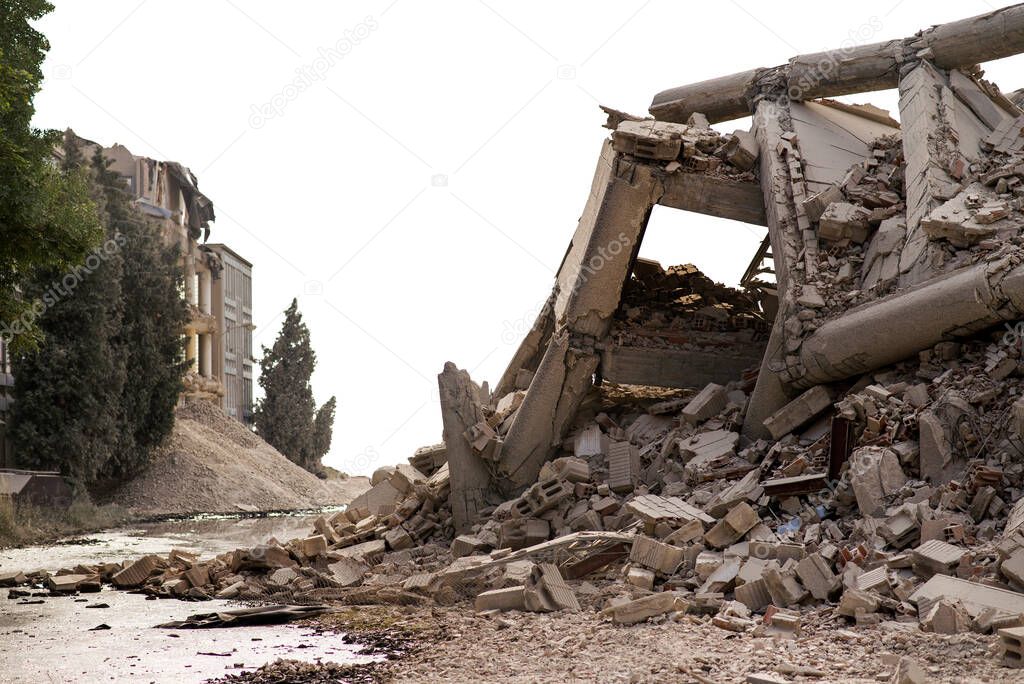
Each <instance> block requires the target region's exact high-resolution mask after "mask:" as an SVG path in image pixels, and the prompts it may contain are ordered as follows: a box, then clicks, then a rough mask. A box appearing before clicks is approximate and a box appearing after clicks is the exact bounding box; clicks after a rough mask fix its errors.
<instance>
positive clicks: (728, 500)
mask: <svg viewBox="0 0 1024 684" xmlns="http://www.w3.org/2000/svg"><path fill="white" fill-rule="evenodd" d="M1021 52H1024V6H1022V5H1017V6H1014V7H1011V8H1007V9H1003V10H998V11H995V12H992V13H990V14H986V15H982V16H979V17H975V18H972V19H968V20H964V21H959V22H954V23H952V24H947V25H943V26H936V27H932V28H930V29H927V30H924V31H922V32H920V33H918V34H916V35H915V36H912V37H910V38H907V39H904V40H895V41H887V42H885V43H879V44H874V45H867V46H861V47H856V48H852V49H850V50H844V51H837V52H830V53H821V54H817V55H807V56H801V57H797V58H794V59H793V60H791V61H790V62H789V63H788V64H786V65H782V66H779V67H775V68H770V69H757V70H753V71H750V72H745V73H742V74H736V75H734V76H729V77H725V78H721V79H716V80H714V81H711V82H706V83H700V84H695V85H691V86H684V87H681V88H675V89H673V90H670V91H665V92H663V93H660V94H659V95H657V96H656V97H655V99H654V102H653V103H652V105H651V108H650V113H651V114H652V115H653V117H654V118H641V117H636V116H630V115H626V114H623V113H621V112H617V111H614V110H606V111H607V113H608V115H609V118H608V124H607V125H608V127H609V128H610V129H611V131H612V133H611V136H610V138H609V139H608V140H606V141H605V142H604V144H603V145H602V148H601V151H600V155H599V159H598V166H597V171H596V173H595V175H594V180H593V184H592V187H591V192H590V196H589V198H588V200H587V203H586V207H585V209H584V213H583V215H582V218H581V219H580V222H579V224H578V226H577V228H576V231H575V233H574V234H573V236H572V240H571V243H570V245H569V248H568V250H567V251H566V255H565V258H564V260H563V262H562V265H561V267H560V268H559V270H558V274H557V276H556V279H555V284H554V288H553V291H552V293H551V295H550V298H549V300H548V304H547V306H546V307H544V309H543V310H542V312H541V313H540V315H539V316H538V318H537V320H536V322H535V324H534V325H533V327H532V329H531V330H530V331H529V333H528V334H527V335H526V337H525V339H524V340H523V342H522V344H521V345H520V347H519V349H518V350H517V351H516V353H515V354H514V356H513V358H512V360H511V362H510V363H509V365H508V367H507V370H506V371H505V372H504V374H503V375H502V377H501V378H500V379H499V380H498V382H497V383H496V384H495V386H494V387H493V388H489V387H488V386H487V385H486V384H480V385H478V384H476V383H474V382H473V381H472V379H471V378H470V377H469V375H468V373H467V372H465V371H463V370H459V369H458V368H457V367H456V366H455V365H454V364H451V363H449V364H446V366H445V368H444V370H443V371H442V372H441V374H440V375H439V376H438V382H439V389H440V398H441V413H442V424H443V442H442V443H440V444H436V445H433V446H428V447H423V448H422V449H419V450H418V451H417V452H416V453H415V454H414V455H413V456H412V457H411V458H410V459H409V463H408V464H401V465H399V466H396V467H394V468H384V469H381V470H379V471H378V472H377V473H375V474H374V477H373V479H372V485H373V486H372V488H371V489H370V490H369V491H368V492H366V493H365V494H363V495H361V496H360V497H358V498H357V499H355V500H354V501H353V502H352V503H351V504H350V505H349V507H348V508H347V509H346V510H345V511H342V512H339V513H336V514H334V515H332V516H330V517H327V516H324V517H321V518H320V519H318V520H317V521H316V523H315V525H314V530H313V533H314V534H313V536H311V537H309V538H306V539H299V540H292V541H291V542H287V543H280V542H278V541H277V540H268V542H267V544H264V545H260V546H257V547H254V548H250V549H238V550H236V551H235V552H233V553H229V554H222V555H221V556H218V557H217V558H214V559H211V560H208V561H201V560H199V559H196V558H186V557H184V556H182V554H180V553H176V552H174V553H172V554H171V556H169V557H167V558H166V559H165V558H158V557H155V556H150V557H146V558H144V559H141V560H137V561H134V562H126V563H123V564H106V565H104V566H95V567H80V568H76V569H73V570H72V569H69V570H68V571H67V572H65V573H64V575H63V576H64V579H63V580H61V579H60V578H61V575H58V577H57V578H47V577H36V578H33V577H28V576H23V577H21V578H20V579H19V581H22V582H30V581H37V582H40V581H46V582H50V583H57V584H60V586H64V587H67V586H71V589H72V590H73V589H74V588H75V585H74V582H83V583H90V584H93V585H98V583H99V582H101V581H111V582H113V583H114V584H115V585H117V586H129V587H143V588H144V590H145V591H148V592H151V593H154V594H159V595H175V596H188V597H190V598H194V599H196V598H203V597H208V596H216V597H220V598H240V599H246V600H254V599H262V600H268V599H269V600H276V601H289V602H323V601H342V602H346V603H360V602H378V603H379V602H397V603H402V604H416V603H429V602H431V601H433V602H437V603H446V604H451V603H457V602H459V601H462V600H467V599H468V600H472V601H473V607H474V608H475V610H477V611H478V612H480V613H483V614H494V613H496V612H500V611H505V610H521V611H537V612H550V611H559V610H579V609H593V610H594V611H599V612H600V613H601V615H603V616H604V617H605V618H607V619H609V620H611V621H612V622H614V623H615V624H621V625H628V624H634V623H638V622H642V621H645V620H647V619H649V618H657V619H673V620H679V621H681V622H684V623H685V620H684V619H683V617H682V616H689V617H691V618H692V617H694V616H699V619H705V620H710V621H711V622H712V623H713V624H714V625H715V626H717V627H720V628H721V629H725V630H729V631H732V632H738V633H744V632H750V633H752V634H755V635H767V636H779V637H781V638H792V637H795V636H796V635H799V634H800V631H801V629H802V625H804V624H805V623H804V620H808V621H812V620H814V621H817V624H820V623H821V620H820V617H821V615H822V612H821V611H820V610H819V609H818V608H816V607H818V606H821V605H823V604H824V605H826V606H828V607H827V608H826V609H825V610H826V611H829V612H830V615H831V617H830V618H829V624H830V625H832V626H833V628H834V626H835V624H836V621H838V623H839V624H848V623H856V624H857V625H864V626H870V625H877V624H879V623H881V622H888V621H894V622H912V623H915V624H919V625H920V627H921V629H922V630H924V631H926V632H935V633H939V634H952V633H955V632H960V631H964V630H968V629H970V630H975V631H978V632H981V633H986V634H992V633H996V632H998V633H999V634H1000V636H1001V638H1002V649H1003V651H1004V653H1005V662H1006V664H1007V665H1010V666H1014V667H1019V666H1021V663H1022V662H1024V661H1022V660H1021V652H1022V651H1021V648H1022V647H1021V644H1022V643H1024V632H1022V630H1021V627H1022V626H1024V498H1022V494H1024V457H1022V455H1024V391H1022V389H1024V387H1022V384H1021V377H1022V376H1024V358H1022V354H1021V340H1022V339H1024V327H1014V326H1011V327H1009V328H1006V327H1004V325H1003V324H1004V323H1005V322H1008V321H1015V320H1016V319H1018V318H1020V317H1021V313H1022V312H1024V279H1022V277H1021V276H1022V274H1024V270H1022V268H1024V267H1022V266H1021V262H1022V256H1024V252H1022V245H1024V239H1022V236H1021V231H1022V228H1024V111H1022V110H1021V108H1020V107H1021V99H1022V98H1021V97H1020V93H1019V92H1016V93H1009V94H1005V93H1003V92H1001V91H1000V90H999V89H998V88H997V87H996V86H995V85H994V84H991V83H989V82H987V81H985V80H983V79H982V78H981V76H982V74H981V71H980V69H979V68H978V67H977V66H975V65H976V63H978V62H982V61H987V60H992V59H997V58H1001V57H1005V56H1008V55H1012V54H1018V53H1021ZM894 87H898V88H899V92H900V121H899V122H897V121H896V120H894V119H893V118H891V117H890V116H889V115H888V114H887V113H885V112H883V111H881V110H879V109H877V108H875V107H872V106H870V105H849V104H844V103H841V102H837V101H834V100H830V99H827V98H830V97H834V96H839V95H843V94H847V93H857V92H865V91H869V90H877V89H881V88H894ZM747 115H753V127H752V129H751V130H750V131H736V132H735V133H732V134H724V135H723V134H721V133H718V132H717V131H715V130H714V129H712V128H711V127H710V124H711V123H714V122H721V121H727V120H730V119H734V118H739V117H744V116H747ZM655 205H662V206H667V207H673V208H676V209H681V210H686V211H692V212H697V213H702V214H709V215H713V216H720V217H726V218H731V219H735V220H740V221H745V222H748V223H751V224H755V225H759V226H765V227H766V228H767V231H768V238H767V240H766V242H765V243H764V244H763V245H762V247H761V249H760V250H758V252H757V253H756V254H755V256H754V259H753V260H752V262H751V265H750V267H749V268H748V269H747V272H746V274H745V275H744V278H743V283H742V284H743V286H744V287H743V289H741V290H737V289H731V288H726V287H723V286H720V285H716V284H715V283H712V282H710V281H709V280H708V279H707V278H705V277H704V276H703V275H702V274H701V273H700V272H699V271H697V270H696V268H695V267H693V266H680V267H671V268H668V269H663V268H662V267H661V266H660V265H659V264H656V263H653V262H650V261H646V260H643V259H639V258H638V256H637V255H638V249H639V245H640V243H641V242H642V240H643V237H644V231H645V228H646V225H647V222H648V220H649V218H650V215H651V211H652V209H653V207H654V206H655ZM765 262H770V263H768V264H766V263H765ZM766 274H773V275H774V281H771V280H766V279H764V278H763V276H764V275H766ZM68 576H73V577H74V578H75V580H74V582H72V580H70V579H67V577H68ZM584 578H585V581H584ZM833 619H834V620H833ZM759 681H760V680H759ZM894 681H920V680H919V679H900V678H899V677H897V678H896V679H894Z"/></svg>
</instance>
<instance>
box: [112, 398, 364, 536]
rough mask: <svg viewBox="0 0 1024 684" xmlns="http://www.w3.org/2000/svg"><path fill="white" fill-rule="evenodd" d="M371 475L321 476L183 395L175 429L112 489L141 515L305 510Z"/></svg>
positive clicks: (346, 494)
mask: <svg viewBox="0 0 1024 684" xmlns="http://www.w3.org/2000/svg"><path fill="white" fill-rule="evenodd" d="M369 486H370V483H369V480H368V479H367V478H365V477H350V478H348V479H345V480H321V479H319V478H317V477H316V476H315V475H313V474H311V473H309V472H307V471H305V470H303V469H302V468H300V467H299V466H297V465H295V464H294V463H292V462H291V461H289V460H288V459H287V458H285V457H284V456H282V455H281V454H280V453H279V452H278V451H276V450H275V449H274V448H273V447H271V446H270V445H269V444H267V443H266V442H264V441H263V440H261V439H260V438H259V437H257V436H256V435H255V434H253V433H252V432H251V431H249V430H248V429H246V428H245V426H243V425H242V424H241V423H238V422H237V421H234V420H232V419H231V418H229V417H228V416H227V415H226V414H224V412H223V411H221V410H220V409H219V408H217V407H215V406H213V405H212V404H210V403H208V402H204V401H188V400H186V401H184V402H183V403H182V405H181V406H180V407H179V408H178V412H177V420H176V422H175V427H174V432H173V434H172V435H171V437H170V439H169V440H168V443H167V444H166V445H164V446H163V447H162V448H161V449H160V450H159V451H158V453H157V454H155V455H154V458H153V462H152V463H151V464H150V466H149V467H148V468H147V469H146V471H145V472H143V473H142V474H141V475H140V476H139V477H137V478H135V479H134V480H132V481H131V482H128V483H126V484H125V485H123V486H121V487H119V488H118V489H116V490H115V491H113V492H111V493H110V494H109V495H108V497H107V500H106V501H104V503H106V502H113V503H117V504H119V505H121V506H123V507H125V508H127V509H129V510H130V511H131V513H132V514H134V515H137V516H156V515H168V514H190V513H200V512H202V513H224V512H237V511H239V510H260V511H277V510H301V509H311V508H320V507H323V506H330V505H339V504H344V503H348V502H349V501H351V500H352V499H353V498H355V497H356V496H358V495H359V494H360V493H362V492H363V491H364V490H366V489H367V488H369Z"/></svg>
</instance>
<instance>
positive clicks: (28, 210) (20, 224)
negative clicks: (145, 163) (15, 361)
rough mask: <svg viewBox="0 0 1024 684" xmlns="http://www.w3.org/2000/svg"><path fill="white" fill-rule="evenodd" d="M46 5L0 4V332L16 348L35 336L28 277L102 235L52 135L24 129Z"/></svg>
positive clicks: (61, 263)
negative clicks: (57, 160) (36, 23)
mask: <svg viewBox="0 0 1024 684" xmlns="http://www.w3.org/2000/svg"><path fill="white" fill-rule="evenodd" d="M52 9H53V6H52V5H50V3H48V2H45V0H17V1H16V2H13V1H10V0H8V1H7V2H4V3H3V7H2V9H0V321H2V325H0V334H3V335H4V336H5V338H6V339H8V340H9V341H10V342H11V343H12V347H13V348H14V349H15V350H17V349H20V348H25V347H31V346H33V345H35V344H37V343H38V342H39V340H40V339H41V331H40V329H39V328H38V327H37V326H36V325H35V324H34V323H35V317H36V314H35V313H34V311H37V310H38V307H39V301H38V300H37V299H35V297H38V296H39V293H34V294H33V293H32V292H31V291H30V288H29V287H28V282H29V281H31V280H32V279H39V278H40V277H41V276H45V275H52V274H54V273H55V272H57V271H62V270H67V269H69V268H71V267H73V266H74V265H75V264H78V263H80V262H81V261H82V260H83V259H84V258H85V256H86V255H87V254H88V252H89V251H90V250H91V249H93V248H94V247H95V246H96V245H97V244H99V242H100V241H101V239H102V235H103V230H102V226H101V225H100V223H99V221H98V218H97V215H96V210H95V206H94V204H93V202H92V201H91V199H90V194H89V185H88V183H87V182H86V181H85V179H84V176H83V174H81V173H66V172H62V170H61V169H58V168H56V167H55V166H54V164H53V163H52V159H53V150H54V148H55V147H56V145H58V144H59V140H60V136H59V134H58V133H57V132H55V131H45V132H44V131H39V130H36V129H34V128H32V127H31V120H32V116H33V114H34V113H35V107H34V105H33V102H32V100H33V98H34V97H35V94H36V93H37V92H38V91H39V87H40V84H41V82H42V78H43V74H42V68H41V65H42V62H43V59H44V57H45V56H46V51H47V50H48V49H49V44H48V43H47V41H46V38H45V36H43V35H42V34H41V33H39V32H38V31H36V30H35V29H34V28H32V26H31V25H30V24H29V21H31V20H36V19H39V18H40V17H42V16H43V15H45V14H46V13H48V12H50V11H51V10H52Z"/></svg>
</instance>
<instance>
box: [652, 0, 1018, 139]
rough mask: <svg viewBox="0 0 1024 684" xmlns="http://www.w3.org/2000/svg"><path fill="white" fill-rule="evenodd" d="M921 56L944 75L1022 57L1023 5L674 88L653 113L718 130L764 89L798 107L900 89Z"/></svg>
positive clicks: (749, 107)
mask: <svg viewBox="0 0 1024 684" xmlns="http://www.w3.org/2000/svg"><path fill="white" fill-rule="evenodd" d="M922 50H929V51H930V52H931V55H932V57H931V59H932V61H933V62H934V63H935V65H936V66H938V67H940V68H942V69H951V68H955V67H960V66H968V65H972V64H977V63H980V62H988V61H991V60H994V59H1002V58H1003V57H1009V56H1011V55H1015V54H1018V53H1020V52H1024V6H1022V5H1014V6H1013V7H1007V8H1004V9H999V10H995V11H993V12H989V13H987V14H982V15H979V16H976V17H971V18H969V19H962V20H960V21H953V22H950V23H948V24H941V25H939V26H933V27H931V28H928V29H925V30H923V31H921V32H919V33H918V34H917V35H915V36H912V37H910V38H906V39H904V40H889V41H884V42H881V43H872V44H870V45H860V46H857V47H852V48H840V49H838V50H831V51H828V52H819V53H814V54H809V55H800V56H798V57H794V58H792V59H791V60H789V63H787V64H784V65H782V66H778V67H774V68H771V69H764V68H762V69H751V70H750V71H744V72H741V73H737V74H731V75H729V76H723V77H720V78H715V79H712V80H709V81H703V82H701V83H694V84H691V85H686V86H681V87H678V88H672V89H671V90H665V91H662V92H660V93H658V94H657V95H655V96H654V101H653V102H652V103H651V106H650V112H651V115H652V116H654V117H655V118H656V119H659V120H661V121H674V122H679V123H683V122H685V121H686V120H687V119H688V118H689V117H690V115H691V114H693V113H694V112H701V113H703V114H704V115H705V116H706V117H707V119H708V121H710V122H711V123H716V122H719V121H728V120H730V119H738V118H740V117H744V116H749V115H750V113H751V111H752V105H753V103H754V102H755V100H756V98H757V96H758V95H759V94H761V89H762V87H765V88H766V89H768V90H772V91H775V92H782V93H785V94H786V96H787V97H788V98H789V99H790V100H794V101H795V100H810V99H814V98H818V97H831V96H834V95H849V94H853V93H864V92H870V91H874V90H885V89H887V88H895V87H896V85H897V82H898V78H899V69H900V65H901V63H903V62H904V61H905V60H904V55H906V54H909V55H913V54H915V53H917V52H919V51H922ZM761 149H762V150H763V149H765V148H764V147H762V148H761Z"/></svg>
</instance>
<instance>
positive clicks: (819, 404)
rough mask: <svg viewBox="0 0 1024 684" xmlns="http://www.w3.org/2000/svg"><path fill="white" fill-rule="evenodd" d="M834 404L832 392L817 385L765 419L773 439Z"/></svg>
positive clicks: (765, 424) (766, 426)
mask: <svg viewBox="0 0 1024 684" xmlns="http://www.w3.org/2000/svg"><path fill="white" fill-rule="evenodd" d="M831 405H832V394H831V393H830V392H829V391H828V389H827V388H826V387H825V386H824V385H817V386H815V387H812V388H811V389H809V390H807V391H806V392H804V393H803V394H801V395H800V396H799V397H797V398H796V399H794V400H793V401H791V402H789V403H788V404H786V405H785V406H783V407H782V408H780V409H779V410H778V411H776V412H775V413H773V414H772V415H770V416H768V417H767V418H765V420H764V426H765V428H766V429H767V430H768V432H769V433H771V436H772V438H773V439H781V438H782V437H785V436H786V435H788V434H789V433H790V432H792V431H793V430H795V429H797V428H798V427H800V426H801V425H803V424H804V423H806V422H808V421H809V420H811V419H812V418H814V417H815V416H817V415H818V414H819V413H821V412H822V411H824V410H825V409H827V408H828V407H829V406H831Z"/></svg>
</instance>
